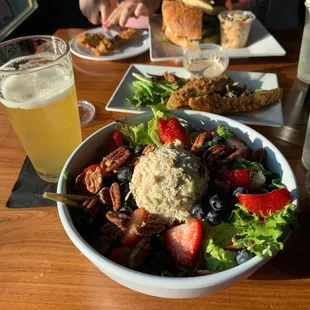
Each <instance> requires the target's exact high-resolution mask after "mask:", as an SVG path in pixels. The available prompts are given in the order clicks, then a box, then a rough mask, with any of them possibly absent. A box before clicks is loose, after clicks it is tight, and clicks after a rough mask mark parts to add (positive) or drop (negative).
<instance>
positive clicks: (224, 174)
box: [217, 169, 255, 189]
mask: <svg viewBox="0 0 310 310" xmlns="http://www.w3.org/2000/svg"><path fill="white" fill-rule="evenodd" d="M254 174H255V171H253V170H252V169H219V170H218V172H217V178H218V179H219V180H220V181H229V182H230V184H231V187H232V188H237V187H244V188H247V189H248V188H249V187H250V184H251V182H252V180H253V177H254Z"/></svg>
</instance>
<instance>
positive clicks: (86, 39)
mask: <svg viewBox="0 0 310 310" xmlns="http://www.w3.org/2000/svg"><path fill="white" fill-rule="evenodd" d="M139 35H140V33H139V31H138V30H136V29H131V28H129V29H125V30H123V31H121V32H119V33H118V34H117V35H116V36H115V41H113V40H111V39H110V38H108V37H106V36H105V35H104V34H102V33H82V34H80V35H79V36H78V37H77V43H78V44H79V45H83V46H85V47H86V48H91V49H92V54H93V55H94V56H104V55H107V54H108V53H109V52H111V51H114V50H116V49H117V48H119V46H120V45H121V44H123V43H125V42H128V41H130V40H134V39H136V38H137V37H138V36H139Z"/></svg>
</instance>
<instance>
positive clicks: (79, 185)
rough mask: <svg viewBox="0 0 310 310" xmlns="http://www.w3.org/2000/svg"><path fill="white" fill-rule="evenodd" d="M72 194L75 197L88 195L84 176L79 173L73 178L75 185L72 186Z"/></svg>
mask: <svg viewBox="0 0 310 310" xmlns="http://www.w3.org/2000/svg"><path fill="white" fill-rule="evenodd" d="M74 192H75V193H76V194H77V195H82V196H84V195H89V194H90V193H89V191H88V190H87V188H86V184H85V174H84V173H81V174H79V175H78V176H77V177H76V178H75V184H74Z"/></svg>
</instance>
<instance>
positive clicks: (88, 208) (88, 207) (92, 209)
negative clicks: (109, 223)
mask: <svg viewBox="0 0 310 310" xmlns="http://www.w3.org/2000/svg"><path fill="white" fill-rule="evenodd" d="M82 206H83V208H84V211H85V212H87V213H90V214H91V215H92V216H96V215H97V214H98V212H99V210H100V208H101V205H100V203H99V201H98V198H97V197H93V198H90V199H88V200H85V201H84V202H83V204H82Z"/></svg>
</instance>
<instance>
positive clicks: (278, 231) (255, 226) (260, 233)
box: [232, 204, 296, 257]
mask: <svg viewBox="0 0 310 310" xmlns="http://www.w3.org/2000/svg"><path fill="white" fill-rule="evenodd" d="M236 206H237V209H236V210H234V211H233V213H234V216H233V219H232V223H233V225H234V226H235V227H236V228H237V230H238V235H240V236H241V238H240V239H238V240H237V241H236V242H235V243H234V246H236V247H244V246H245V247H247V249H248V250H249V251H251V252H253V253H254V254H256V255H258V256H259V257H262V256H263V255H264V254H265V252H266V253H267V254H268V255H269V256H271V255H272V251H271V250H272V248H275V249H277V250H281V249H283V243H282V242H281V241H282V240H281V237H282V236H283V233H284V232H285V231H286V230H288V229H289V228H292V227H293V225H294V224H295V221H296V206H295V205H293V204H289V205H287V206H286V207H284V208H283V209H282V210H279V211H277V212H276V213H274V214H271V215H269V216H267V217H265V218H264V220H263V221H262V220H261V219H260V218H259V216H257V215H256V214H253V213H250V212H249V211H248V210H247V209H246V208H245V207H243V206H242V205H240V204H237V205H236Z"/></svg>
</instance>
